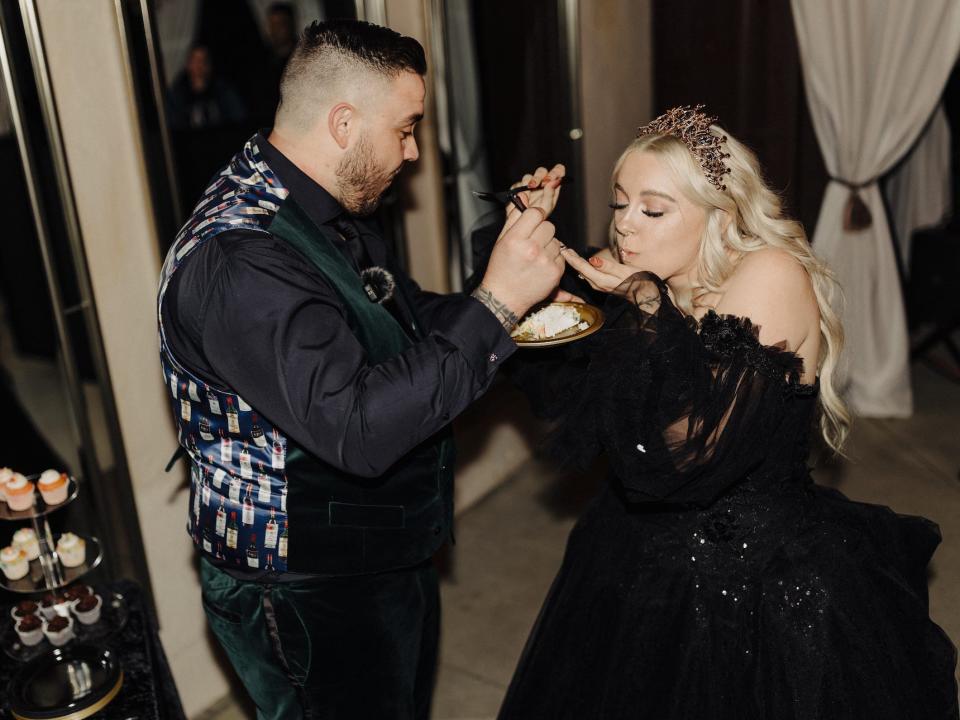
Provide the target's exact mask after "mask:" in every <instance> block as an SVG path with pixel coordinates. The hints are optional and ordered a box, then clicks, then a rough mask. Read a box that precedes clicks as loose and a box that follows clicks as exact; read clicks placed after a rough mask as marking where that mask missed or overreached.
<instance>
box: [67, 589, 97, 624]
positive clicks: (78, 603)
mask: <svg viewBox="0 0 960 720" xmlns="http://www.w3.org/2000/svg"><path fill="white" fill-rule="evenodd" d="M102 607H103V600H101V599H100V596H99V595H87V596H86V597H82V598H80V599H79V600H75V601H74V603H73V614H74V615H76V616H77V620H79V621H80V623H81V624H83V625H93V624H94V623H95V622H97V621H98V620H99V619H100V609H101V608H102Z"/></svg>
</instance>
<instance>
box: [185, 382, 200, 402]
mask: <svg viewBox="0 0 960 720" xmlns="http://www.w3.org/2000/svg"><path fill="white" fill-rule="evenodd" d="M187 394H188V395H189V396H190V399H191V400H192V401H193V402H196V403H198V402H200V395H199V394H198V393H197V384H196V383H195V382H194V381H193V380H190V381H188V382H187Z"/></svg>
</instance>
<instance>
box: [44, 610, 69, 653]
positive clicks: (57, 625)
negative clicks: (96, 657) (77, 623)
mask: <svg viewBox="0 0 960 720" xmlns="http://www.w3.org/2000/svg"><path fill="white" fill-rule="evenodd" d="M43 634H44V635H46V636H47V640H49V641H50V644H51V645H53V646H54V647H60V646H61V645H66V644H67V643H68V642H70V640H72V639H73V618H72V617H70V616H69V615H67V616H66V617H64V616H63V615H57V616H56V617H55V618H53V620H48V621H47V624H46V625H44V626H43Z"/></svg>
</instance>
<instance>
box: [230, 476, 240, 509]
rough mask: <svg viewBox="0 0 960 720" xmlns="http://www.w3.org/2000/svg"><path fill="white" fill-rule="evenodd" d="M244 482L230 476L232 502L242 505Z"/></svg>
mask: <svg viewBox="0 0 960 720" xmlns="http://www.w3.org/2000/svg"><path fill="white" fill-rule="evenodd" d="M241 484H242V481H241V480H240V478H238V477H237V476H236V475H233V474H231V475H230V495H229V497H230V502H232V503H234V504H236V505H239V504H240V486H241Z"/></svg>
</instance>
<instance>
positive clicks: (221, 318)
mask: <svg viewBox="0 0 960 720" xmlns="http://www.w3.org/2000/svg"><path fill="white" fill-rule="evenodd" d="M257 143H258V145H259V147H260V150H261V153H262V154H263V157H264V159H265V160H266V162H267V164H268V165H269V166H270V168H271V169H272V170H273V171H274V172H275V173H276V174H277V176H278V177H279V178H280V181H281V183H282V184H283V185H284V186H285V187H287V188H288V189H289V190H290V192H291V195H292V197H293V198H295V199H296V201H297V203H298V204H299V205H300V206H301V207H302V208H303V209H304V211H305V212H306V213H307V214H308V215H309V216H310V218H311V219H312V220H313V222H314V223H315V224H316V225H317V226H318V227H319V228H320V229H321V231H322V232H324V234H325V235H327V237H329V238H330V239H331V241H333V242H334V243H335V244H336V245H337V246H338V247H339V248H340V249H341V251H342V252H344V254H345V256H346V257H347V258H348V260H350V262H351V263H353V264H354V266H355V267H357V264H358V263H360V262H363V258H362V257H361V258H357V257H356V252H350V251H349V249H348V248H347V247H346V245H345V243H344V241H343V239H342V238H341V237H340V235H339V234H338V233H337V232H336V230H335V229H334V227H333V224H334V223H335V222H337V221H338V220H339V221H343V220H347V221H350V220H352V219H351V218H347V217H346V216H345V213H344V211H343V209H342V208H341V207H340V205H339V204H338V203H337V201H336V200H335V199H334V198H333V197H332V196H331V195H330V194H329V193H328V192H327V191H326V190H324V188H322V187H321V186H320V185H318V184H317V183H315V182H314V181H313V180H311V179H310V178H309V177H307V176H306V175H305V174H304V173H303V172H302V171H301V170H299V169H298V168H297V167H296V166H295V165H294V164H293V163H292V162H291V161H290V160H288V159H287V158H286V157H284V155H283V154H282V153H280V151H279V150H277V149H276V148H275V147H273V146H272V145H270V143H269V142H268V141H267V140H266V139H265V138H264V137H263V135H262V134H261V135H259V136H258V138H257ZM356 222H357V227H358V228H359V232H360V237H361V240H362V243H363V250H364V251H365V257H366V258H368V259H369V260H370V261H371V262H373V263H374V264H377V265H381V266H385V267H389V269H390V270H391V271H392V272H393V274H394V276H395V279H396V281H397V284H398V285H399V286H400V292H398V293H397V296H396V299H395V300H394V301H391V302H390V303H388V309H389V310H390V311H391V312H392V313H393V314H394V316H395V317H396V318H397V319H398V321H399V322H400V323H401V325H402V326H403V327H404V329H405V331H406V332H407V333H408V335H410V337H411V338H412V340H413V345H412V347H410V348H409V349H408V350H406V351H405V352H403V353H401V354H400V355H398V356H396V357H394V358H391V359H390V360H387V361H385V362H381V363H379V364H377V365H372V364H370V363H369V362H368V360H367V357H366V353H365V350H364V348H363V346H362V345H361V344H360V342H359V340H358V339H357V338H356V337H355V336H354V334H353V333H352V332H351V330H350V327H349V326H348V323H347V319H346V311H345V308H344V307H343V304H342V302H341V300H340V298H339V296H338V295H337V293H336V291H335V290H334V288H333V287H332V286H331V285H330V284H329V283H328V282H327V280H326V278H325V277H324V275H323V274H322V273H321V272H320V271H319V270H317V268H316V267H314V266H313V265H312V264H311V263H310V262H309V261H307V260H306V259H305V258H304V257H303V256H302V255H300V254H299V253H298V252H297V251H296V250H294V249H293V247H291V246H290V245H289V244H288V243H286V242H285V241H283V240H280V239H278V238H274V237H273V236H271V235H270V234H269V233H262V232H256V231H250V230H232V231H227V232H224V233H221V234H219V235H217V236H216V237H215V238H213V239H211V240H209V241H207V242H206V243H204V244H203V245H202V246H201V247H200V248H199V249H197V250H195V251H194V252H193V254H191V255H190V256H189V257H188V258H187V259H186V260H185V261H184V262H183V264H182V265H181V267H180V268H179V269H178V270H177V272H176V273H175V274H174V276H173V278H172V280H171V281H170V285H169V287H168V289H167V292H166V295H165V297H164V302H163V307H162V308H161V313H162V317H163V323H164V329H165V334H166V339H167V343H168V345H169V347H170V350H171V351H172V353H173V355H174V357H175V358H176V359H177V360H178V361H179V362H180V363H181V364H182V365H183V366H184V367H185V368H187V369H188V370H190V371H192V372H193V373H195V374H196V375H198V376H199V377H200V378H201V379H203V380H205V381H207V382H208V383H210V384H212V385H215V386H218V387H221V388H228V389H231V390H233V391H235V392H237V393H238V394H239V395H240V396H241V397H243V398H244V400H246V401H247V402H249V403H250V404H251V405H252V406H253V407H254V408H255V409H256V411H257V412H259V413H260V414H261V415H262V416H263V417H264V418H265V419H266V421H267V422H268V423H270V424H272V425H273V426H275V427H278V428H280V429H281V430H282V431H283V432H285V433H286V434H287V435H289V436H290V437H292V438H293V439H294V440H296V442H297V443H299V444H300V445H301V446H302V447H303V448H304V449H306V450H307V451H309V452H311V453H313V454H315V455H316V456H317V457H319V458H320V459H322V460H323V461H325V462H327V463H329V464H330V465H333V466H335V467H337V468H339V469H341V470H344V471H346V472H348V473H351V474H354V475H359V476H364V477H375V476H378V475H380V474H382V473H383V472H384V471H386V470H387V469H388V468H389V467H390V466H391V465H392V464H393V463H394V462H396V461H397V460H398V459H400V458H401V457H403V456H404V455H405V454H406V453H407V452H408V451H410V450H411V449H413V448H414V447H416V446H417V445H419V444H420V443H421V442H423V441H424V440H426V439H427V438H429V437H430V436H432V435H433V434H435V433H436V432H437V431H438V430H440V429H442V428H443V426H445V425H446V424H448V423H449V422H450V421H451V420H452V419H453V418H454V417H456V415H457V414H458V413H460V412H461V411H463V410H464V408H466V407H467V406H468V405H469V404H470V403H471V402H472V401H474V400H475V399H477V398H478V397H479V396H480V395H482V394H483V393H484V392H485V391H486V389H487V388H488V387H489V386H490V383H491V381H492V379H493V377H494V375H495V373H496V370H497V368H498V367H499V366H500V364H501V363H502V362H503V361H504V360H505V359H506V358H507V357H509V356H510V355H511V354H512V353H513V351H514V350H515V349H516V345H515V344H514V343H513V341H512V340H511V339H510V337H509V335H508V333H507V332H506V331H505V330H504V329H503V327H502V326H501V325H500V323H499V321H498V320H497V319H496V318H495V317H494V316H493V314H492V313H491V312H490V311H489V310H487V308H486V307H484V306H483V305H482V304H481V303H479V302H478V301H477V300H475V299H474V298H472V297H470V296H467V295H459V294H455V295H438V294H435V293H430V292H425V291H423V290H421V289H420V288H419V287H418V286H417V284H416V283H415V282H414V281H413V280H412V279H410V278H409V277H408V276H407V275H406V274H405V273H403V272H402V271H400V270H399V269H398V268H396V267H394V266H392V263H391V261H390V259H389V257H387V251H386V247H385V244H384V242H383V240H382V238H381V237H380V236H379V234H378V232H377V230H376V228H375V227H374V226H373V225H372V224H371V223H370V222H367V221H363V220H358V221H356ZM358 269H359V268H358Z"/></svg>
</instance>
